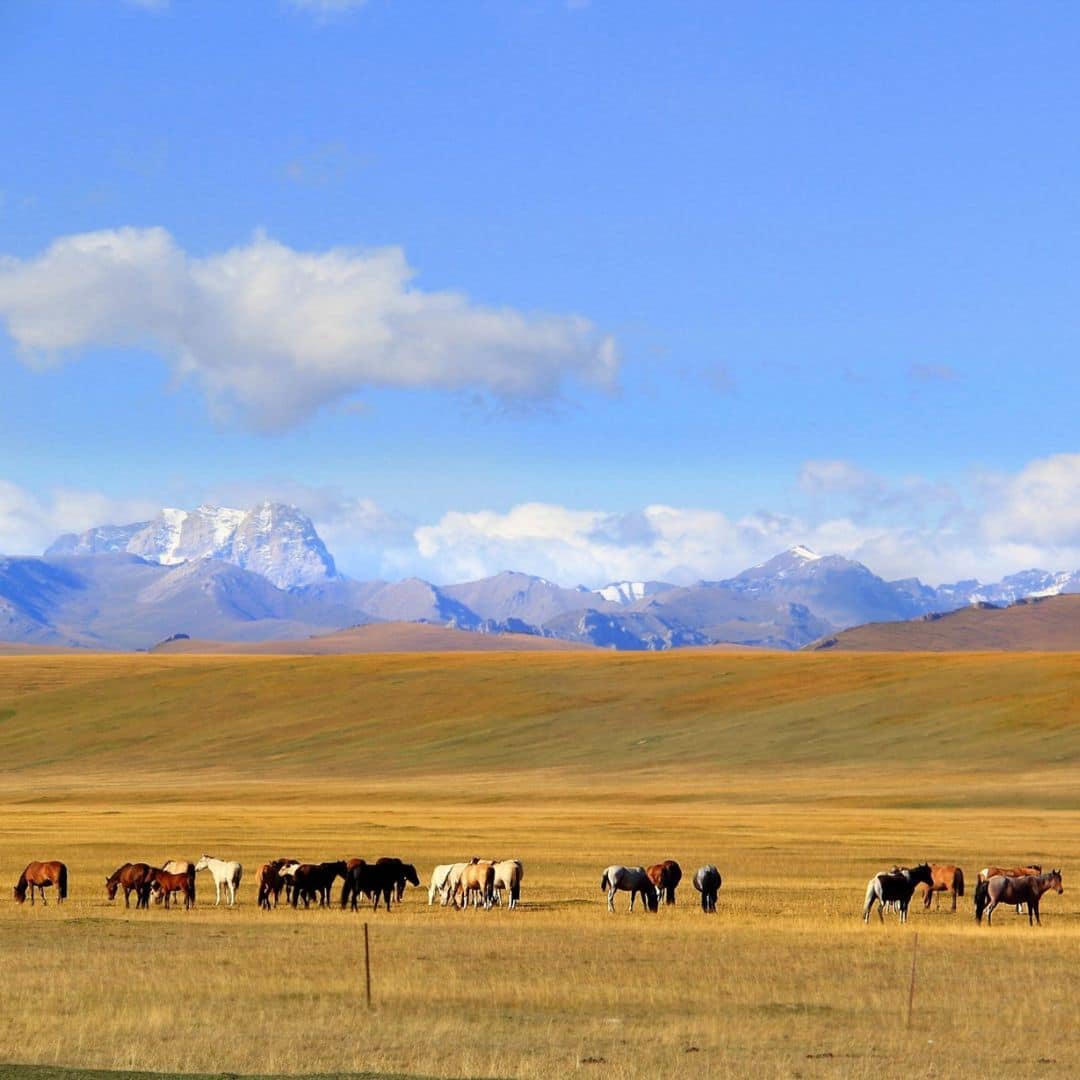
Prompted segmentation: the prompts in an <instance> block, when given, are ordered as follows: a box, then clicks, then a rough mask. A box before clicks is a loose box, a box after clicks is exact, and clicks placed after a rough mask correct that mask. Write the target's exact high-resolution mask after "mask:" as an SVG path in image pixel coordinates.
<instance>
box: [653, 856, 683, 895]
mask: <svg viewBox="0 0 1080 1080" xmlns="http://www.w3.org/2000/svg"><path fill="white" fill-rule="evenodd" d="M645 873H646V874H648V875H649V880H650V881H651V882H652V883H653V885H655V886H656V892H657V895H658V896H659V897H660V903H661V904H672V905H674V903H675V889H676V887H677V886H678V884H679V882H680V881H682V867H681V866H680V865H679V864H678V863H677V862H676V861H675V860H674V859H665V860H664V861H663V862H658V863H654V864H653V865H652V866H650V867H649V868H648V869H647V870H646V871H645Z"/></svg>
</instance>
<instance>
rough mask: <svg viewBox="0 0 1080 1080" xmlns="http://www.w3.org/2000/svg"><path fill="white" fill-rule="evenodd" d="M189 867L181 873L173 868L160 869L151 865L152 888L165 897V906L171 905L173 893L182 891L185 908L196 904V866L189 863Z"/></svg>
mask: <svg viewBox="0 0 1080 1080" xmlns="http://www.w3.org/2000/svg"><path fill="white" fill-rule="evenodd" d="M188 866H189V868H188V869H187V870H186V871H182V872H180V873H174V872H173V871H171V870H158V869H157V868H156V867H151V868H150V869H151V877H150V888H151V890H152V891H153V892H154V893H155V894H156V895H158V896H162V897H164V898H165V907H168V906H169V899H170V897H172V895H173V893H180V895H181V896H183V898H184V910H185V911H187V910H188V908H190V907H193V906H194V904H195V866H194V864H190V863H189V864H188Z"/></svg>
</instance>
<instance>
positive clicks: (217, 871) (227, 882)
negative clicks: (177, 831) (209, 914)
mask: <svg viewBox="0 0 1080 1080" xmlns="http://www.w3.org/2000/svg"><path fill="white" fill-rule="evenodd" d="M195 869H196V870H209V871H210V876H211V877H212V878H213V879H214V907H217V906H218V905H219V904H220V903H221V886H222V885H224V886H225V892H226V894H227V896H228V903H229V907H233V906H235V904H236V890H237V889H238V888H240V878H241V877H243V875H244V868H243V867H242V866H241V865H240V864H239V863H238V862H228V861H226V860H225V859H215V858H214V857H213V856H212V855H203V856H202V857H201V858H200V859H199V861H198V862H197V863H196V864H195Z"/></svg>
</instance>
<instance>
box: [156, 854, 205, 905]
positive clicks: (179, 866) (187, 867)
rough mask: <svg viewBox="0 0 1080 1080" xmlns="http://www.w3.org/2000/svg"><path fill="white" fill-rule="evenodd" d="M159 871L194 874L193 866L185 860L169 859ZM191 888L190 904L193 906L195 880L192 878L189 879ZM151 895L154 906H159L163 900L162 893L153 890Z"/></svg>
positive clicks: (163, 895)
mask: <svg viewBox="0 0 1080 1080" xmlns="http://www.w3.org/2000/svg"><path fill="white" fill-rule="evenodd" d="M161 869H162V870H164V871H165V873H166V874H186V873H188V872H189V871H190V872H191V873H192V874H194V872H195V864H194V863H193V862H188V860H187V859H169V861H168V862H165V863H162V865H161ZM191 888H192V893H191V903H192V904H193V905H194V903H195V891H194V890H195V879H194V877H193V878H192V879H191ZM153 895H154V903H155V904H160V903H161V902H162V901H163V900H164V899H165V894H164V893H163V892H161V891H160V890H158V889H154V890H153Z"/></svg>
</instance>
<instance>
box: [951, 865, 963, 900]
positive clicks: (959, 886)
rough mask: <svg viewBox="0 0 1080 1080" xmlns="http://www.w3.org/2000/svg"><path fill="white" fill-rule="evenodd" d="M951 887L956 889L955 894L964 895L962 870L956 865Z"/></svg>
mask: <svg viewBox="0 0 1080 1080" xmlns="http://www.w3.org/2000/svg"><path fill="white" fill-rule="evenodd" d="M953 888H954V889H955V890H956V895H957V896H963V895H964V871H963V870H961V869H960V867H959V866H958V867H957V868H956V873H955V874H954V875H953Z"/></svg>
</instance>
